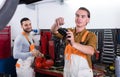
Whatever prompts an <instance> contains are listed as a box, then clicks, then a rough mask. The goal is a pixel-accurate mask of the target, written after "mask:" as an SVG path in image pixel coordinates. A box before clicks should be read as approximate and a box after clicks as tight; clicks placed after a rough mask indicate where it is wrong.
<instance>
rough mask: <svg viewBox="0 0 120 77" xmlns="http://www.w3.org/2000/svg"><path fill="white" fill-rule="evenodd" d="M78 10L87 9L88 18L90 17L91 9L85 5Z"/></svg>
mask: <svg viewBox="0 0 120 77" xmlns="http://www.w3.org/2000/svg"><path fill="white" fill-rule="evenodd" d="M78 10H85V11H87V13H88V18H90V11H89V10H88V9H87V8H85V7H80V8H79V9H78Z"/></svg>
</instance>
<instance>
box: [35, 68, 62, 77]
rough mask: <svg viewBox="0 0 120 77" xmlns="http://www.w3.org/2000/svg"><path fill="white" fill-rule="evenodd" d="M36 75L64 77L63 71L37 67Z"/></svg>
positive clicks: (37, 76)
mask: <svg viewBox="0 0 120 77" xmlns="http://www.w3.org/2000/svg"><path fill="white" fill-rule="evenodd" d="M35 72H36V77H63V71H59V70H55V69H42V68H35Z"/></svg>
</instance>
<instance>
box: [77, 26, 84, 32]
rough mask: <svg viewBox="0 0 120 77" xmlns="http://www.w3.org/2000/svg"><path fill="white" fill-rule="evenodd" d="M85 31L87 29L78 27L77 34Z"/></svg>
mask: <svg viewBox="0 0 120 77" xmlns="http://www.w3.org/2000/svg"><path fill="white" fill-rule="evenodd" d="M84 29H85V27H76V33H78V32H82V31H83V30H84Z"/></svg>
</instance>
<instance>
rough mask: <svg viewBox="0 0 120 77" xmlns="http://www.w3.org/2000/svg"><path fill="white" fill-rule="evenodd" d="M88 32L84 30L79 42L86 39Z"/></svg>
mask: <svg viewBox="0 0 120 77" xmlns="http://www.w3.org/2000/svg"><path fill="white" fill-rule="evenodd" d="M88 33H89V31H86V32H85V33H84V35H83V36H82V39H81V42H80V43H81V44H83V43H84V41H85V39H86V37H87V35H88Z"/></svg>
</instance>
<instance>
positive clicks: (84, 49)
mask: <svg viewBox="0 0 120 77" xmlns="http://www.w3.org/2000/svg"><path fill="white" fill-rule="evenodd" d="M72 47H74V48H75V49H77V50H79V51H80V52H83V53H85V54H89V55H93V54H94V48H93V47H92V46H87V45H82V44H79V43H76V42H75V43H72Z"/></svg>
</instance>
